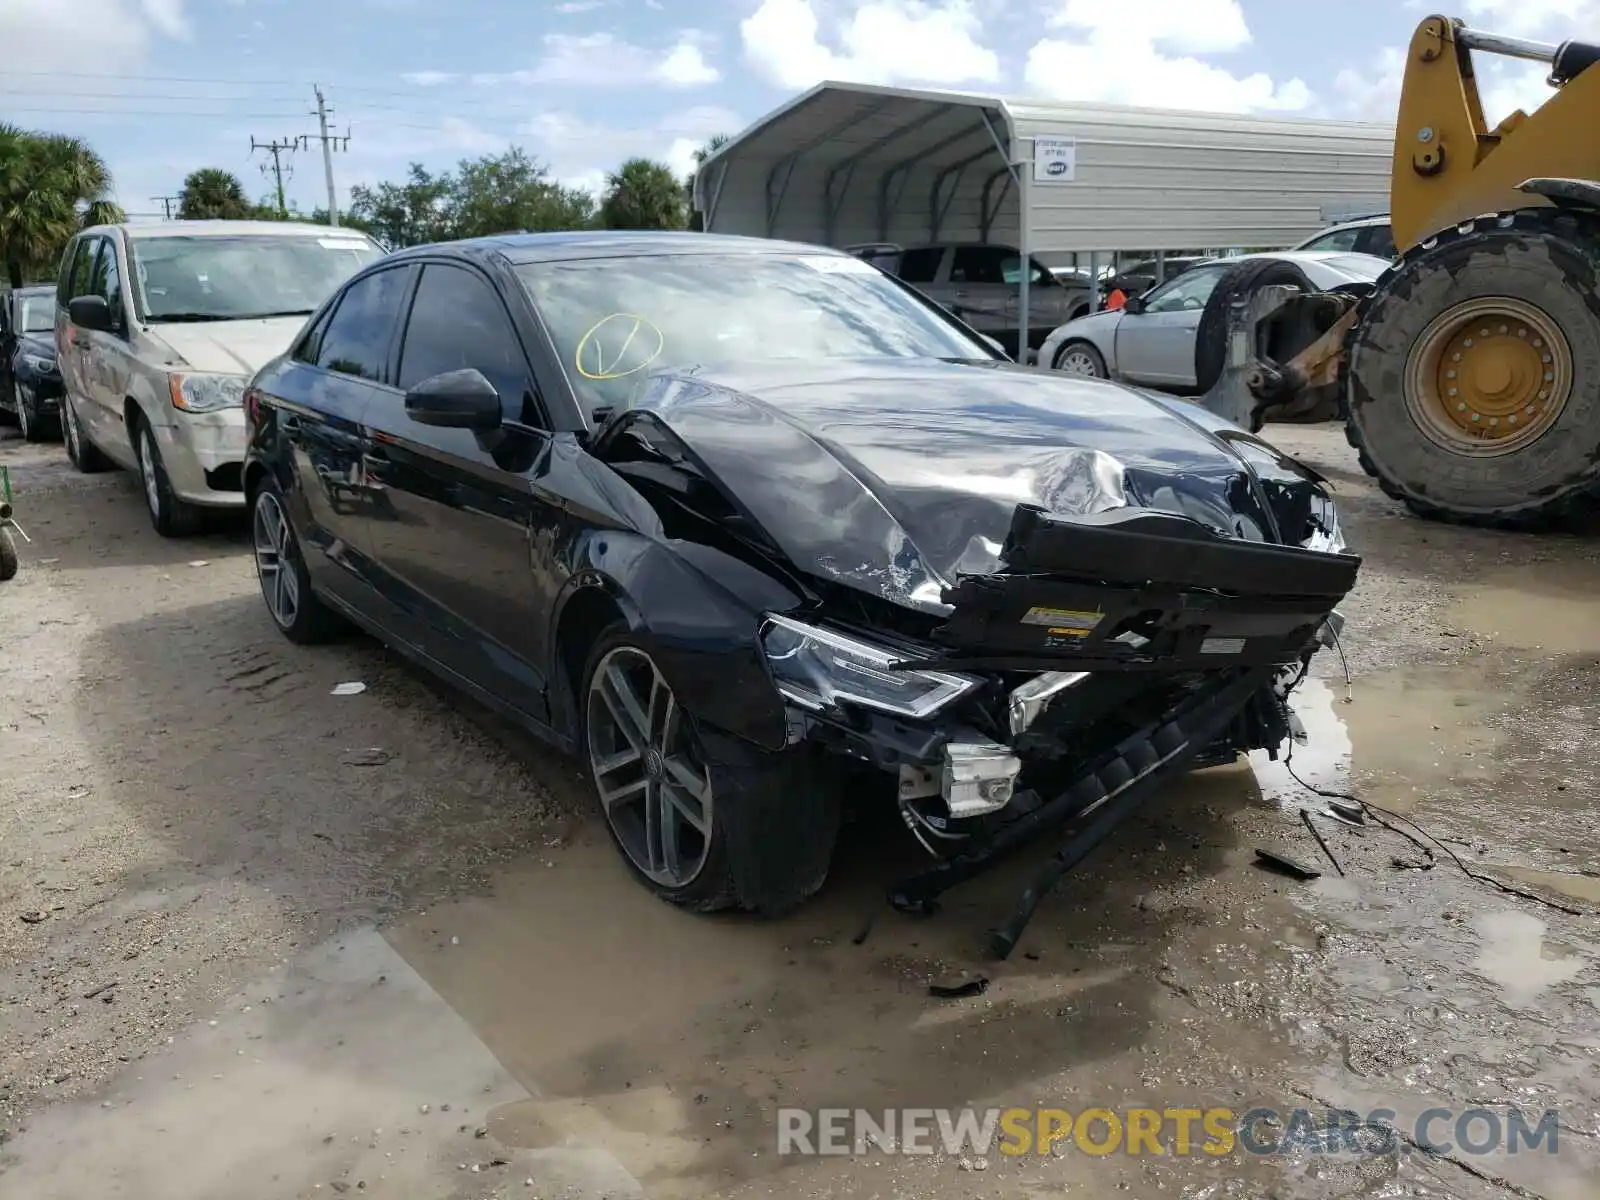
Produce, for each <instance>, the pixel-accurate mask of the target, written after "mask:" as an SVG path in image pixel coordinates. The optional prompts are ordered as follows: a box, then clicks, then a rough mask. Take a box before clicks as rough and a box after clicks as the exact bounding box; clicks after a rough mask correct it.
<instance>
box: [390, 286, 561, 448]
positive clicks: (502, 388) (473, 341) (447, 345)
mask: <svg viewBox="0 0 1600 1200" xmlns="http://www.w3.org/2000/svg"><path fill="white" fill-rule="evenodd" d="M468 367H472V368H475V369H477V370H478V371H480V372H482V374H483V377H484V378H485V379H487V380H488V381H489V382H490V383H491V384H493V385H494V390H495V391H497V392H499V393H500V401H501V404H502V405H503V406H504V411H505V413H506V414H507V415H508V416H512V417H513V419H516V420H520V421H522V422H523V423H524V424H536V423H539V422H538V414H537V407H538V406H537V402H536V400H535V399H534V387H533V381H532V379H531V378H530V377H529V374H528V363H527V359H526V358H525V357H524V356H523V353H522V343H521V341H520V340H519V339H518V338H517V331H516V329H515V327H514V326H513V325H512V324H511V318H510V316H509V315H508V314H507V312H506V306H505V303H504V302H503V301H502V300H501V299H500V297H499V295H497V294H496V292H495V290H494V288H493V287H492V286H490V284H489V282H488V281H487V280H485V279H484V278H483V277H482V276H480V275H478V274H476V273H474V272H473V271H470V270H468V269H466V268H465V267H453V266H449V265H447V264H444V263H429V264H428V265H427V266H425V267H423V268H422V282H421V283H419V284H418V285H417V298H416V300H415V301H414V302H413V303H412V305H411V319H410V321H409V322H408V323H407V325H406V336H405V343H404V345H403V346H402V347H401V350H400V380H399V383H400V386H401V387H402V388H407V389H409V388H412V387H415V386H416V385H417V384H419V383H421V382H422V381H423V380H425V379H432V378H433V377H434V376H435V375H443V374H445V373H446V372H449V371H461V370H465V369H466V368H468Z"/></svg>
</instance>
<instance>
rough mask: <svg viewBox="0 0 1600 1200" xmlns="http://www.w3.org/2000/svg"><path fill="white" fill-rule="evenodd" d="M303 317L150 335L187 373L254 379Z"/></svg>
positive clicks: (157, 330) (158, 328) (172, 327)
mask: <svg viewBox="0 0 1600 1200" xmlns="http://www.w3.org/2000/svg"><path fill="white" fill-rule="evenodd" d="M304 324H305V318H304V317H267V318H264V319H261V320H254V321H207V322H204V323H203V324H199V323H197V324H193V325H180V324H168V325H163V324H161V323H159V322H157V323H156V324H154V325H152V326H151V327H150V332H151V333H152V334H153V335H154V336H156V337H158V338H160V339H161V340H162V341H163V342H165V343H166V344H167V345H168V346H169V347H171V349H172V351H173V353H174V355H175V356H176V357H177V358H179V359H181V360H182V365H183V366H186V367H188V368H189V369H190V370H191V371H216V372H220V373H225V374H231V375H254V374H255V373H256V372H257V371H259V370H260V369H261V368H262V367H264V366H266V364H267V363H268V362H270V361H271V360H272V359H274V358H276V357H277V356H278V355H280V354H282V353H283V352H284V351H285V350H287V349H288V348H289V343H290V342H291V341H293V340H294V335H295V334H297V333H299V332H300V328H301V326H303V325H304Z"/></svg>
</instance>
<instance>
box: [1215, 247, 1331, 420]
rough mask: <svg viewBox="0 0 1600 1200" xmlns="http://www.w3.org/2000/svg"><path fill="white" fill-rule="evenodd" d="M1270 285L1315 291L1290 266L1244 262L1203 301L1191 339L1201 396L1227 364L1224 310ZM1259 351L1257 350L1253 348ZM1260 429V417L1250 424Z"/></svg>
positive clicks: (1252, 260) (1267, 260)
mask: <svg viewBox="0 0 1600 1200" xmlns="http://www.w3.org/2000/svg"><path fill="white" fill-rule="evenodd" d="M1273 284H1293V285H1294V286H1295V287H1298V288H1303V289H1305V290H1306V291H1308V292H1314V291H1316V288H1314V287H1312V286H1311V281H1310V280H1308V279H1307V278H1306V276H1305V272H1304V271H1302V270H1301V269H1300V268H1299V267H1297V266H1295V265H1294V263H1292V262H1285V261H1283V260H1282V259H1277V258H1247V259H1245V260H1244V261H1243V262H1241V263H1240V264H1239V265H1238V266H1236V267H1230V268H1229V269H1228V270H1227V272H1226V273H1225V274H1224V275H1223V276H1222V278H1221V279H1219V280H1217V286H1216V287H1214V288H1212V289H1211V295H1210V296H1209V297H1208V298H1207V299H1206V307H1205V311H1204V312H1203V313H1201V314H1200V326H1199V328H1198V329H1196V330H1195V337H1194V379H1195V386H1196V387H1197V388H1198V389H1199V390H1200V391H1201V392H1209V391H1210V390H1211V389H1212V388H1214V387H1216V386H1217V381H1218V380H1219V379H1221V378H1222V372H1223V369H1224V368H1225V366H1226V365H1227V361H1228V307H1229V306H1230V305H1231V304H1232V303H1233V301H1234V299H1235V298H1236V297H1238V296H1241V295H1249V294H1250V293H1251V292H1254V291H1256V290H1257V289H1258V288H1264V287H1270V286H1272V285H1273ZM1256 349H1257V350H1258V351H1259V350H1260V349H1261V347H1259V346H1258V347H1256ZM1253 424H1255V425H1256V427H1257V428H1260V414H1259V413H1258V414H1257V420H1256V421H1255V422H1253Z"/></svg>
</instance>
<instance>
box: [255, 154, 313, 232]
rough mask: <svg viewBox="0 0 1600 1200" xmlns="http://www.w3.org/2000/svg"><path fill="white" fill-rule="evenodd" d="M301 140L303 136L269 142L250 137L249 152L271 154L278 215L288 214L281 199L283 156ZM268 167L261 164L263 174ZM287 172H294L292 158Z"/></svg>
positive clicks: (286, 207) (284, 215) (291, 173)
mask: <svg viewBox="0 0 1600 1200" xmlns="http://www.w3.org/2000/svg"><path fill="white" fill-rule="evenodd" d="M303 140H304V138H303V137H293V138H289V139H288V140H287V141H283V140H279V139H278V138H274V139H273V140H272V141H270V142H258V141H256V139H255V138H254V137H251V139H250V153H252V154H254V153H255V152H256V151H257V150H265V151H266V152H267V153H268V154H270V155H272V167H271V168H270V170H271V172H272V177H273V179H274V180H276V182H277V187H278V215H279V216H280V217H287V216H288V215H289V209H288V206H287V205H286V204H285V203H284V201H283V156H284V155H285V154H293V153H294V152H295V151H296V150H297V149H299V147H300V143H301V142H302V141H303ZM268 169H269V168H268V167H267V164H266V163H262V164H261V170H262V173H263V174H265V173H266V172H267V171H268ZM289 173H290V175H291V176H292V175H293V174H294V164H293V161H292V160H291V162H290V165H289Z"/></svg>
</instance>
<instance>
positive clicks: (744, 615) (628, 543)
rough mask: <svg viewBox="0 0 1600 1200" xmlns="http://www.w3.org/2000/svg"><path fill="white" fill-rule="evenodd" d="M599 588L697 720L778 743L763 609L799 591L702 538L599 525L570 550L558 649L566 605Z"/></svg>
mask: <svg viewBox="0 0 1600 1200" xmlns="http://www.w3.org/2000/svg"><path fill="white" fill-rule="evenodd" d="M595 590H598V591H599V592H601V593H603V594H604V595H606V596H607V597H608V598H609V599H610V600H611V602H612V603H613V604H614V605H615V606H616V607H617V609H618V610H619V611H620V612H621V613H622V615H623V619H624V620H625V621H627V623H628V627H629V629H630V630H632V632H633V633H634V635H635V636H636V637H638V638H639V640H640V642H641V644H643V645H644V646H645V648H646V649H647V650H648V651H649V652H650V655H651V657H652V658H654V659H655V661H656V664H657V665H658V666H659V667H660V668H661V672H662V674H663V675H664V676H665V677H666V680H667V683H668V684H669V685H670V686H671V688H672V690H673V692H674V693H675V694H676V695H677V697H678V699H679V701H680V702H681V703H682V704H683V705H684V706H685V707H686V708H688V709H689V711H690V712H691V713H693V714H694V716H695V719H696V720H698V721H702V722H705V723H706V724H709V725H711V726H713V727H715V728H717V729H720V730H723V731H725V732H727V733H731V734H734V735H736V736H738V737H742V738H745V739H746V740H748V741H751V742H754V743H756V744H757V745H759V746H761V747H762V748H764V749H767V750H779V749H782V748H783V746H784V745H785V744H786V743H787V740H788V739H787V731H786V726H785V720H784V706H783V702H782V700H781V698H780V697H779V696H778V692H777V689H776V687H774V685H773V683H772V677H771V675H770V673H769V672H768V670H767V664H766V658H765V656H764V655H763V653H762V650H761V639H760V631H761V622H762V618H763V615H764V614H765V613H768V612H787V611H789V610H792V609H794V608H796V607H798V606H799V605H800V604H801V603H802V599H803V598H802V597H801V596H800V595H799V594H798V593H797V592H795V591H794V590H793V589H791V588H789V587H787V586H785V585H784V584H782V583H779V582H778V581H776V580H774V579H773V578H772V577H771V576H770V575H768V574H766V573H765V572H762V571H760V570H758V569H757V568H755V567H753V566H751V565H749V564H748V563H746V562H744V561H743V560H741V559H738V558H734V557H733V556H732V555H728V554H725V553H723V552H722V551H719V550H716V549H713V548H711V547H708V546H703V545H700V544H698V543H693V542H671V541H658V540H655V539H652V538H649V537H646V536H643V535H640V534H636V533H632V532H630V531H626V530H604V531H596V532H593V533H589V534H587V535H585V536H584V538H583V539H582V540H581V541H580V543H579V545H578V546H577V547H576V548H575V554H574V557H573V571H572V573H571V575H570V576H569V578H568V580H567V582H566V584H565V586H564V587H563V588H562V591H561V593H560V595H559V596H558V597H557V601H556V604H555V607H554V611H553V616H552V626H551V642H550V644H551V645H552V646H556V647H558V654H559V648H560V647H561V642H560V641H559V640H558V639H559V638H560V636H561V630H562V628H563V618H564V617H565V616H566V615H567V611H568V607H569V605H571V604H572V603H573V601H574V600H576V599H578V598H579V597H580V596H582V595H583V594H584V593H585V592H590V591H595ZM586 653H587V649H585V654H586Z"/></svg>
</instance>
